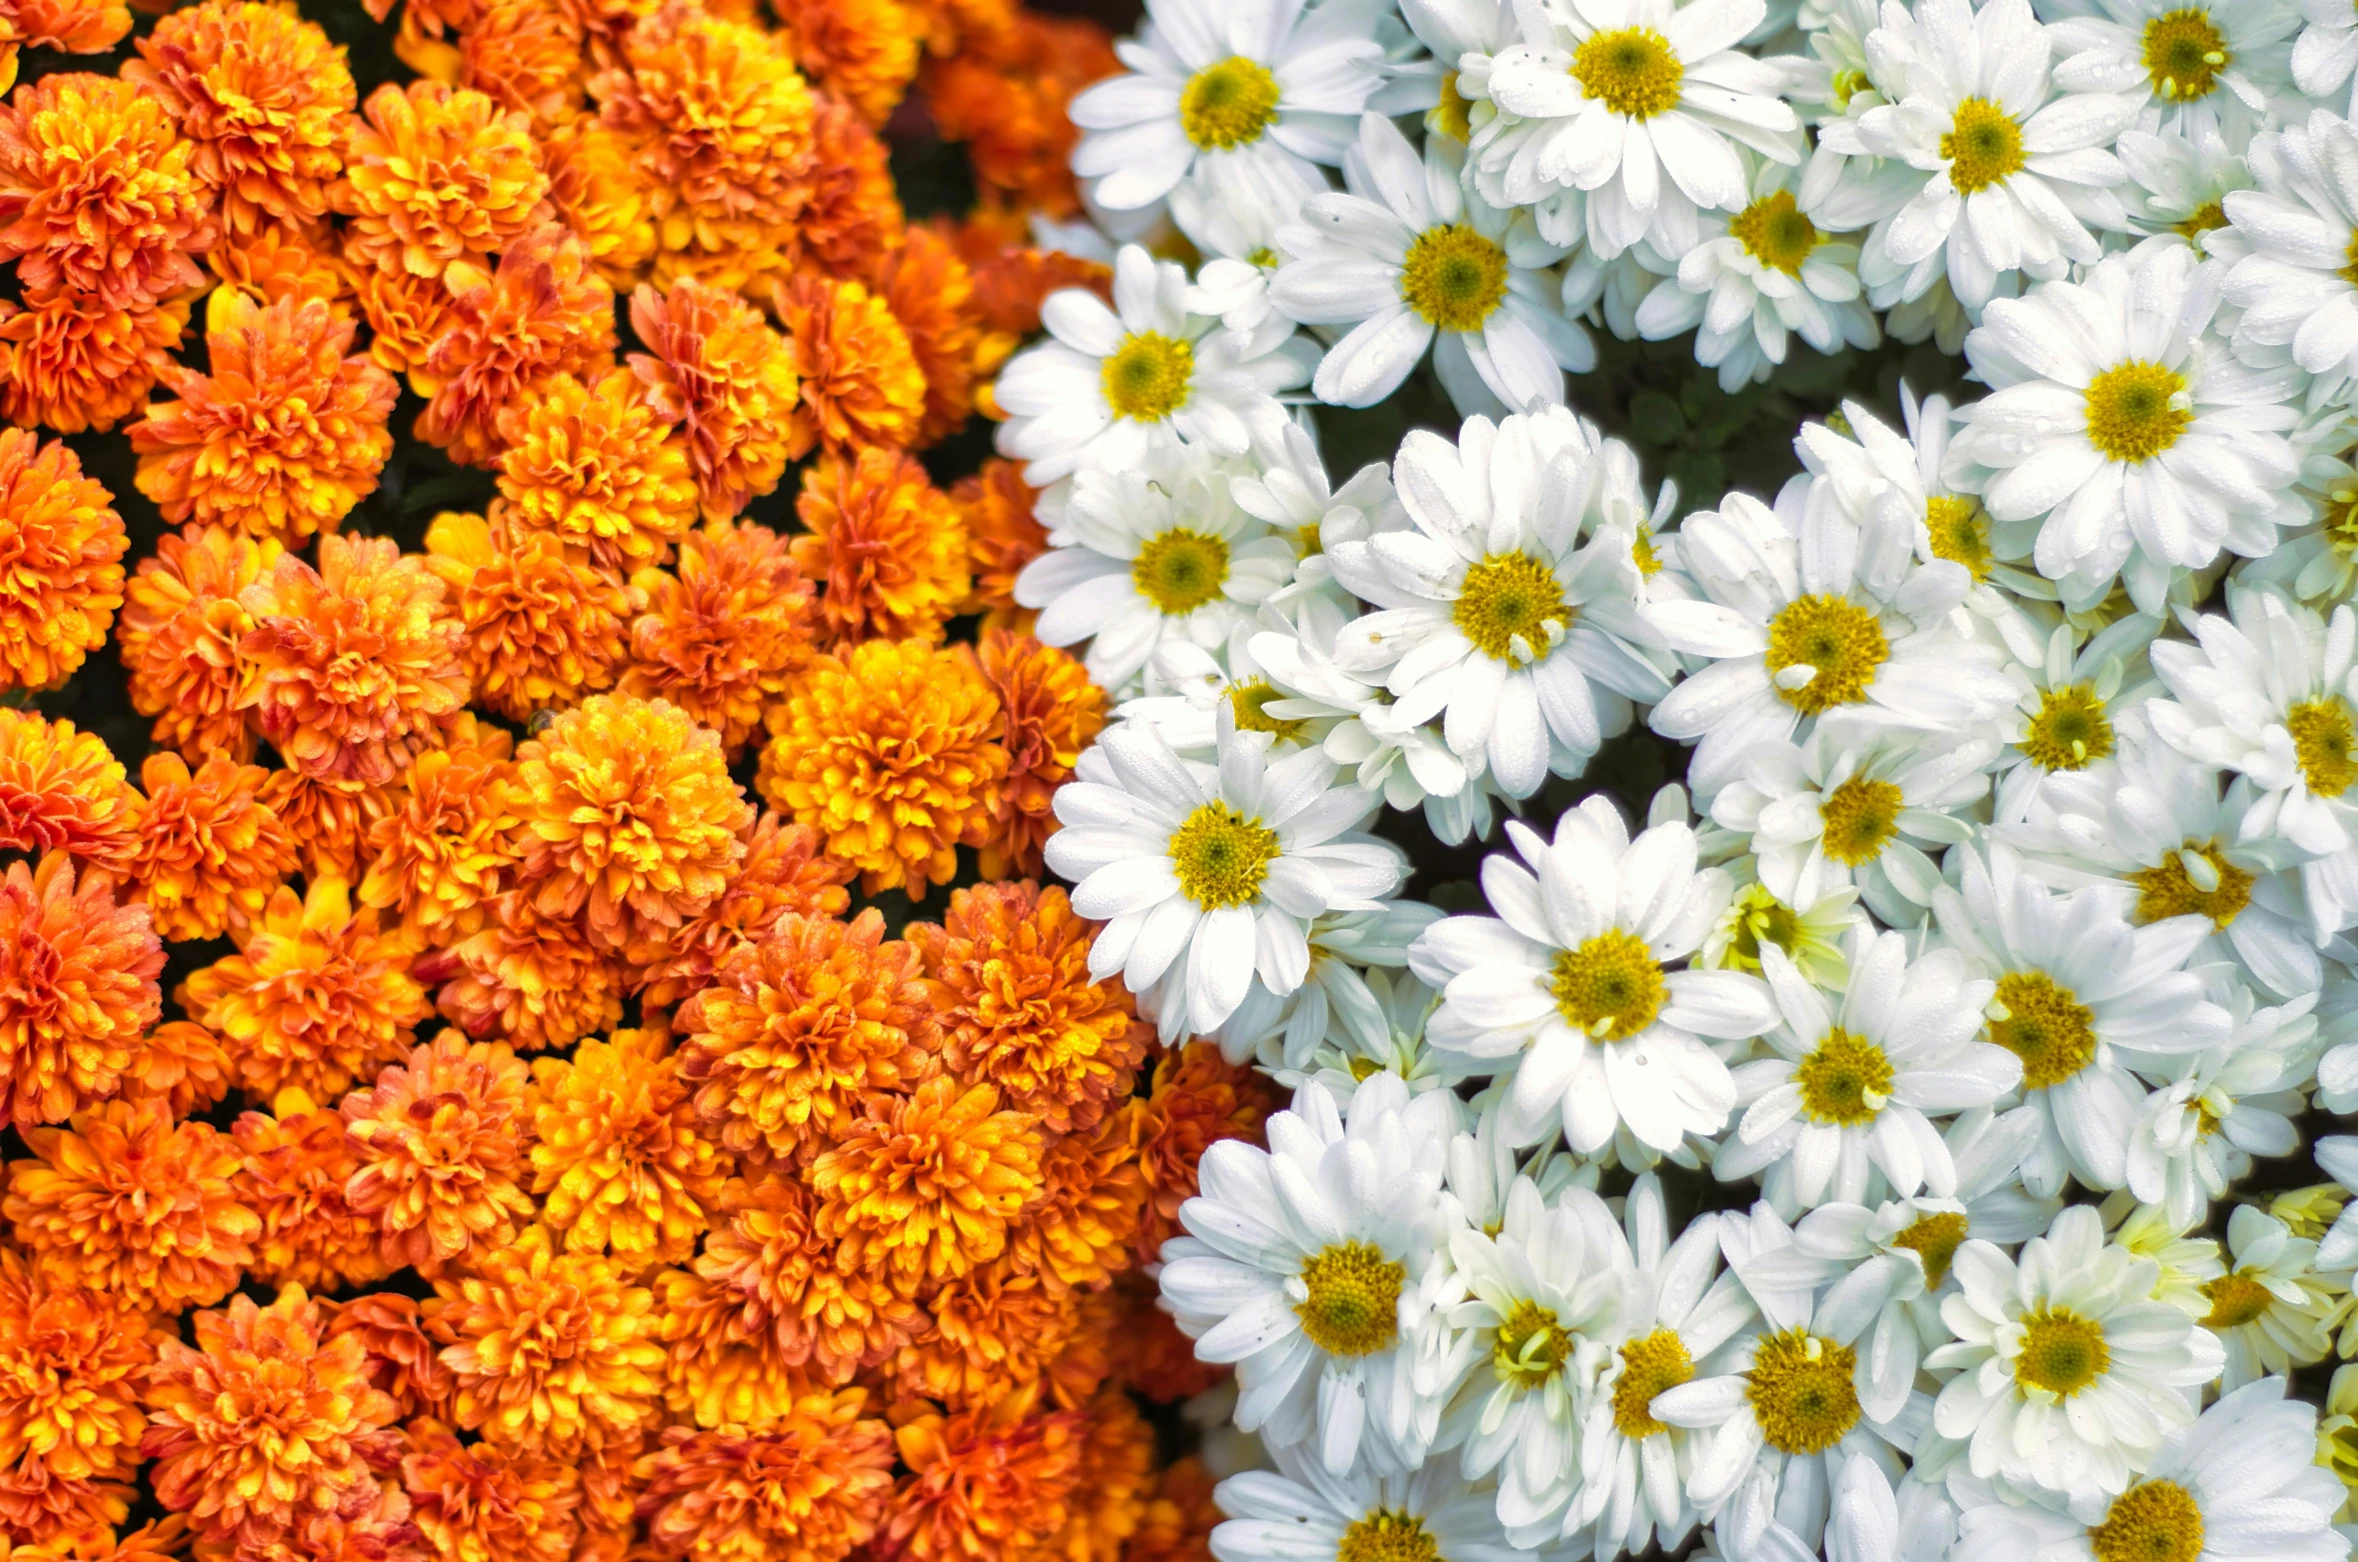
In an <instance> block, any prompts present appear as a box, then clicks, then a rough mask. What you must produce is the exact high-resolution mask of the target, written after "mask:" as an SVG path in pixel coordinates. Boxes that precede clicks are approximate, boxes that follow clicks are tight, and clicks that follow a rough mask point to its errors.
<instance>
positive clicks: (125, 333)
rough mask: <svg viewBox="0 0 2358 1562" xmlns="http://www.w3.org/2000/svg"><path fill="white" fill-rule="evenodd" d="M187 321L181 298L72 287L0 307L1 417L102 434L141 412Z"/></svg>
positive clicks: (42, 290)
mask: <svg viewBox="0 0 2358 1562" xmlns="http://www.w3.org/2000/svg"><path fill="white" fill-rule="evenodd" d="M187 326H188V305H187V304H186V303H184V302H178V301H174V302H165V303H156V302H152V301H148V300H140V301H137V302H133V303H125V304H113V303H109V302H107V301H106V300H105V299H103V298H101V297H100V296H99V295H98V294H96V293H85V292H81V291H79V290H77V289H75V288H70V287H33V288H27V289H25V294H24V302H23V305H22V306H21V307H19V306H18V305H15V304H9V305H7V306H6V307H5V308H0V417H4V418H6V419H7V420H8V421H9V422H11V423H14V424H16V425H17V426H18V427H20V428H31V427H33V426H34V425H36V424H38V425H40V426H42V427H45V428H52V429H55V430H56V431H57V432H58V433H60V434H79V433H81V432H82V430H84V429H97V430H99V431H100V432H102V433H103V432H105V431H106V430H108V429H111V428H113V427H114V426H115V425H116V424H117V423H119V422H121V421H122V420H123V419H124V418H127V417H129V416H130V415H131V414H132V413H134V412H136V411H138V410H139V408H140V406H141V405H142V404H143V403H144V402H145V401H146V400H147V392H148V387H150V386H152V385H154V384H155V382H156V371H157V370H159V369H162V368H165V367H167V366H169V365H170V364H171V362H172V359H171V352H172V349H173V348H174V347H176V346H178V345H179V343H180V333H181V332H182V331H183V330H185V329H187Z"/></svg>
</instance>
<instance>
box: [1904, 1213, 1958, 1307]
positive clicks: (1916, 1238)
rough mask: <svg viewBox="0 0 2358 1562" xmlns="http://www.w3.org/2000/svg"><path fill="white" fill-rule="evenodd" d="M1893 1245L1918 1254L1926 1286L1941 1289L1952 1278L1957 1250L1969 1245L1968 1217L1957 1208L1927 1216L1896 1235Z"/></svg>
mask: <svg viewBox="0 0 2358 1562" xmlns="http://www.w3.org/2000/svg"><path fill="white" fill-rule="evenodd" d="M1891 1245H1892V1246H1893V1247H1904V1248H1906V1249H1908V1250H1909V1251H1910V1252H1912V1253H1914V1254H1915V1255H1916V1257H1917V1258H1918V1259H1919V1260H1920V1261H1921V1262H1922V1263H1923V1265H1924V1284H1925V1286H1926V1287H1927V1288H1937V1287H1938V1286H1939V1285H1940V1283H1941V1282H1942V1281H1943V1280H1946V1279H1947V1278H1948V1277H1949V1265H1950V1264H1951V1263H1952V1262H1953V1261H1955V1259H1956V1257H1957V1249H1958V1248H1960V1247H1963V1246H1964V1245H1965V1217H1964V1216H1962V1215H1960V1214H1957V1213H1956V1212H1955V1211H1953V1210H1952V1211H1948V1212H1945V1213H1943V1214H1939V1215H1927V1216H1925V1217H1924V1218H1923V1219H1921V1220H1919V1221H1917V1222H1916V1223H1915V1224H1914V1225H1912V1226H1910V1227H1908V1229H1907V1230H1905V1231H1903V1232H1901V1233H1900V1234H1899V1235H1898V1236H1896V1237H1893V1238H1892V1239H1891Z"/></svg>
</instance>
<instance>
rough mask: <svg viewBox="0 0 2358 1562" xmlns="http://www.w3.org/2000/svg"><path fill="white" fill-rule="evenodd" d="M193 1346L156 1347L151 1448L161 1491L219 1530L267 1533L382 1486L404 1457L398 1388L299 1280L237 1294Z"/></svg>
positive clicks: (161, 1496)
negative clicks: (275, 1289) (270, 1296)
mask: <svg viewBox="0 0 2358 1562" xmlns="http://www.w3.org/2000/svg"><path fill="white" fill-rule="evenodd" d="M192 1321H193V1324H194V1327H195V1332H196V1346H195V1348H193V1349H191V1348H190V1347H189V1346H187V1345H183V1344H182V1343H181V1342H180V1341H178V1340H176V1339H166V1340H164V1341H162V1342H160V1344H159V1345H158V1347H157V1357H156V1365H155V1369H154V1371H153V1372H152V1373H151V1374H150V1376H149V1381H148V1387H147V1408H148V1415H149V1417H150V1424H149V1426H148V1429H147V1436H146V1439H145V1441H144V1442H143V1444H142V1445H141V1446H142V1451H143V1452H145V1453H146V1454H147V1455H148V1456H149V1457H151V1458H153V1459H155V1460H156V1461H157V1463H156V1468H155V1475H154V1480H155V1492H156V1498H157V1500H158V1501H160V1502H162V1503H163V1505H164V1506H165V1507H167V1508H170V1509H172V1510H174V1511H176V1512H185V1513H187V1514H188V1515H189V1516H190V1521H191V1522H192V1523H193V1524H194V1525H195V1526H196V1528H197V1529H198V1530H199V1531H200V1532H201V1533H204V1534H207V1535H209V1536H212V1537H214V1538H217V1539H224V1540H227V1539H237V1540H249V1539H250V1540H267V1539H270V1538H274V1537H277V1536H280V1535H283V1534H285V1533H286V1531H288V1530H289V1529H291V1528H293V1527H295V1526H296V1525H297V1524H299V1523H301V1522H302V1521H303V1520H305V1519H308V1518H310V1517H312V1516H313V1515H316V1514H327V1513H336V1512H339V1511H341V1510H343V1509H345V1508H347V1507H348V1506H350V1502H351V1498H352V1497H353V1496H354V1495H355V1494H358V1493H367V1492H373V1490H374V1488H375V1485H376V1481H375V1476H374V1473H373V1472H374V1471H377V1470H382V1469H389V1468H391V1467H392V1465H393V1462H394V1460H395V1459H396V1458H398V1457H399V1449H400V1446H401V1434H400V1433H399V1432H397V1431H395V1430H393V1425H392V1424H393V1420H394V1417H395V1416H396V1414H398V1411H397V1409H396V1407H395V1405H394V1403H393V1400H392V1397H391V1396H390V1395H388V1394H386V1393H384V1392H383V1391H382V1390H380V1389H378V1388H376V1387H375V1386H373V1385H372V1384H370V1382H369V1381H368V1375H367V1372H366V1360H367V1358H366V1353H365V1352H364V1351H363V1350H362V1349H361V1345H360V1341H359V1340H357V1339H354V1338H352V1337H351V1336H350V1335H346V1336H345V1337H344V1338H342V1339H336V1340H331V1339H328V1338H326V1337H325V1336H326V1332H327V1318H326V1316H325V1314H324V1313H323V1311H322V1310H321V1308H320V1305H319V1304H318V1303H317V1302H314V1301H313V1300H311V1298H310V1297H309V1296H307V1295H305V1294H304V1292H303V1288H302V1287H301V1286H299V1285H290V1286H288V1287H287V1288H286V1289H285V1290H283V1291H281V1292H279V1294H278V1299H277V1300H275V1301H273V1302H272V1303H271V1304H270V1305H269V1306H267V1307H257V1306H256V1305H254V1299H253V1298H252V1297H250V1296H236V1297H232V1298H230V1302H229V1306H228V1307H227V1308H225V1309H223V1310H221V1311H218V1312H200V1313H198V1314H197V1315H196V1317H195V1319H194V1320H192Z"/></svg>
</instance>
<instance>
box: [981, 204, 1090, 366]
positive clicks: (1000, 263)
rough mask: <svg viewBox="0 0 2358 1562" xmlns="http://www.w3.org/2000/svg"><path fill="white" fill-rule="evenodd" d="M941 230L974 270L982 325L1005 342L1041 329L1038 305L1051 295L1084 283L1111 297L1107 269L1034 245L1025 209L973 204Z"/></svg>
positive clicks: (1017, 339)
mask: <svg viewBox="0 0 2358 1562" xmlns="http://www.w3.org/2000/svg"><path fill="white" fill-rule="evenodd" d="M946 231H947V232H948V234H949V238H950V242H951V243H952V244H953V245H955V246H956V247H957V250H958V253H959V254H960V255H961V256H963V257H964V258H965V261H966V264H967V265H968V266H970V267H972V268H973V270H974V302H975V307H976V309H977V311H978V312H979V313H980V314H981V316H982V318H983V322H984V324H985V325H986V326H988V327H989V328H990V330H992V331H993V332H995V333H997V334H998V335H999V336H1000V337H1002V338H1004V339H1006V340H1008V341H1011V342H1013V341H1021V340H1022V339H1023V338H1024V337H1027V336H1029V335H1031V334H1032V333H1033V332H1034V331H1037V330H1038V329H1039V328H1040V305H1041V303H1042V302H1044V301H1045V300H1046V299H1047V297H1048V295H1049V294H1051V293H1055V292H1059V291H1061V290H1063V289H1065V288H1068V287H1085V288H1087V289H1088V290H1089V291H1091V292H1092V293H1095V294H1096V295H1097V296H1098V297H1100V298H1103V299H1107V300H1108V301H1110V300H1111V299H1112V296H1113V268H1112V267H1110V266H1107V265H1105V264H1103V263H1102V262H1099V261H1094V260H1083V259H1082V258H1081V257H1080V256H1078V255H1068V254H1066V253H1065V252H1064V251H1063V250H1060V249H1036V248H1034V247H1033V246H1032V243H1031V240H1030V238H1029V237H1028V235H1029V232H1030V229H1029V227H1028V225H1027V219H1026V218H1025V215H1024V213H1023V212H1022V211H1020V210H1018V209H1016V208H1014V207H1012V206H1009V205H1006V204H1005V203H1003V202H1001V203H986V204H985V205H983V206H981V207H978V208H977V209H976V210H975V211H974V212H972V213H971V214H969V215H968V216H967V218H966V219H965V220H964V221H963V222H960V223H959V224H957V225H956V226H955V227H952V228H948V229H947V230H946Z"/></svg>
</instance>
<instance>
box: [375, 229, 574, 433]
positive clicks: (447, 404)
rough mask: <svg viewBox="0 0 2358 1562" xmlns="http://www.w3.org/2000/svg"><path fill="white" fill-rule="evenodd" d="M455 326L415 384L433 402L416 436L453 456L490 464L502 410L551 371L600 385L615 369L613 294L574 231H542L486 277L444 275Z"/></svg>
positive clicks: (465, 270)
mask: <svg viewBox="0 0 2358 1562" xmlns="http://www.w3.org/2000/svg"><path fill="white" fill-rule="evenodd" d="M444 280H445V282H446V283H447V284H448V285H449V287H450V323H449V326H448V328H447V329H446V330H445V331H444V332H443V334H442V336H441V337H440V338H439V339H437V340H436V341H435V343H434V346H433V350H432V351H431V352H429V353H428V354H427V355H426V360H425V362H424V363H423V364H422V365H418V366H415V367H413V368H412V369H411V371H410V384H411V386H412V387H413V388H414V389H415V390H416V391H417V393H418V394H419V395H421V396H424V397H426V398H427V401H426V410H425V411H423V412H421V413H419V414H418V423H417V436H418V438H420V439H422V440H425V441H426V442H427V443H428V444H434V445H440V446H441V447H442V448H443V449H445V450H447V451H449V452H450V456H451V459H452V460H454V461H460V462H464V463H465V464H467V465H469V466H490V465H493V464H494V463H495V462H496V461H497V460H498V458H499V454H500V451H501V449H502V447H503V446H504V444H505V440H504V439H503V437H502V436H501V434H500V431H499V420H500V414H501V412H502V411H503V410H504V409H506V408H507V407H509V406H512V405H514V404H515V403H516V402H517V401H518V400H519V398H520V397H521V395H522V394H523V392H524V390H525V388H526V387H528V386H532V385H537V384H539V383H540V382H542V381H544V380H546V379H548V378H549V377H550V376H551V375H554V374H560V373H562V374H574V375H580V376H583V377H585V378H592V379H594V378H596V377H597V376H598V375H599V374H601V373H602V372H603V371H604V370H606V369H607V368H609V367H611V366H612V365H613V362H614V290H613V289H612V288H610V287H608V286H607V285H606V279H605V278H603V277H601V276H599V275H598V273H597V271H596V270H595V269H594V268H593V267H592V266H591V265H590V254H589V249H588V247H587V246H586V245H584V244H583V243H582V242H581V240H579V239H577V238H575V237H574V236H573V232H572V230H571V229H569V228H561V227H558V226H557V225H555V224H554V223H551V224H549V225H548V226H546V227H542V228H536V229H534V230H533V231H532V232H531V233H529V234H526V235H525V236H524V237H523V238H521V239H519V240H517V241H516V243H515V244H513V245H512V246H511V247H510V248H509V249H508V250H507V252H506V253H505V254H503V255H501V256H500V258H499V267H498V269H497V270H495V271H492V272H490V273H489V274H486V273H484V272H482V271H480V270H478V269H476V268H475V267H473V266H472V265H464V266H460V267H456V268H454V269H453V270H451V271H450V272H449V273H447V274H446V276H445V278H444Z"/></svg>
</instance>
